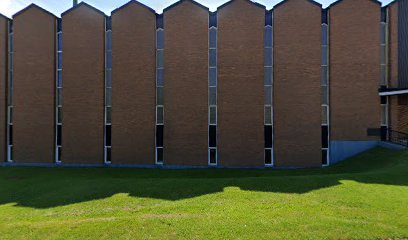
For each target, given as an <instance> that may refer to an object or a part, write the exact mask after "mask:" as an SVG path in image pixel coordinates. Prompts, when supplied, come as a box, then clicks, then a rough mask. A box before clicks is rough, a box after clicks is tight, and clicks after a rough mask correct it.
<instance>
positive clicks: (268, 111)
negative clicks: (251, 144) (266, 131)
mask: <svg viewBox="0 0 408 240" xmlns="http://www.w3.org/2000/svg"><path fill="white" fill-rule="evenodd" d="M265 124H266V125H271V124H272V107H265Z"/></svg>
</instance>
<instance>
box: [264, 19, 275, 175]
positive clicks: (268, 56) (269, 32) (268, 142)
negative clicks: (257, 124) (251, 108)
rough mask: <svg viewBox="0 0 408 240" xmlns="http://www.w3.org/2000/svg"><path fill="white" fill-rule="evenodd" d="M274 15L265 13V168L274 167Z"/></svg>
mask: <svg viewBox="0 0 408 240" xmlns="http://www.w3.org/2000/svg"><path fill="white" fill-rule="evenodd" d="M272 94H273V13H272V11H266V13H265V30H264V98H265V102H264V109H265V110H264V138H265V146H264V148H265V152H264V159H265V162H264V163H265V166H267V167H272V166H273V164H274V162H273V99H272Z"/></svg>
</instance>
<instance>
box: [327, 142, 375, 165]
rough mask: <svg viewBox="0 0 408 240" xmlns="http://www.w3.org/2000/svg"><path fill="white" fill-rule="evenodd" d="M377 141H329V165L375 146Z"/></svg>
mask: <svg viewBox="0 0 408 240" xmlns="http://www.w3.org/2000/svg"><path fill="white" fill-rule="evenodd" d="M379 143H380V142H379V141H331V142H330V165H332V164H336V163H338V162H340V161H343V160H345V159H347V158H349V157H352V156H355V155H357V154H359V153H362V152H365V151H367V150H370V149H372V148H375V147H377V146H378V145H379Z"/></svg>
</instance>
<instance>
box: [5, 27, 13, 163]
mask: <svg viewBox="0 0 408 240" xmlns="http://www.w3.org/2000/svg"><path fill="white" fill-rule="evenodd" d="M13 41H14V34H13V20H9V22H8V82H7V86H8V92H7V95H8V97H7V161H8V162H13V74H14V73H13V54H14V46H13Z"/></svg>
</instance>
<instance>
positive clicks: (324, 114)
mask: <svg viewBox="0 0 408 240" xmlns="http://www.w3.org/2000/svg"><path fill="white" fill-rule="evenodd" d="M327 112H328V110H327V106H322V124H328V114H327Z"/></svg>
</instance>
